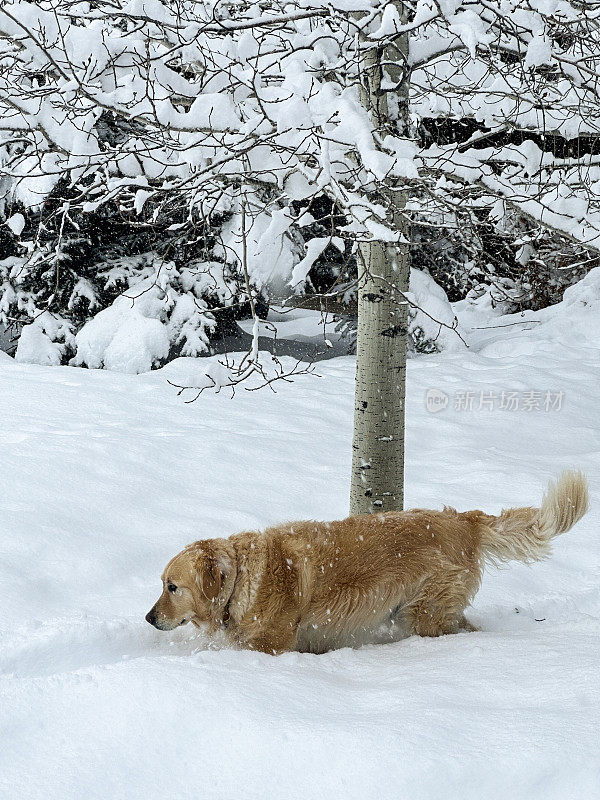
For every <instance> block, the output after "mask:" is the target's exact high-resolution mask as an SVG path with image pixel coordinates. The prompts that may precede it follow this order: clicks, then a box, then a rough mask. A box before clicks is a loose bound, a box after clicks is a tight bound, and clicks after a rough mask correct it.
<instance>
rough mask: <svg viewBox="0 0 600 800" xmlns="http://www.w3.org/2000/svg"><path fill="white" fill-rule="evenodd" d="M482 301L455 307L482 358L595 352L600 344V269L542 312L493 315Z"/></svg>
mask: <svg viewBox="0 0 600 800" xmlns="http://www.w3.org/2000/svg"><path fill="white" fill-rule="evenodd" d="M482 300H483V301H484V302H483V303H480V302H477V301H476V302H475V303H469V301H468V300H461V301H460V302H459V303H454V304H453V306H452V308H453V310H454V312H455V313H456V315H457V316H458V318H459V320H460V323H461V328H462V329H463V330H464V331H465V332H466V335H467V337H468V343H469V346H470V347H471V348H472V349H474V350H477V351H479V352H480V353H481V354H482V355H486V356H489V357H492V358H496V357H512V358H519V357H521V356H526V355H533V354H534V353H536V352H538V351H539V350H540V349H547V350H548V351H550V352H551V351H554V350H558V349H562V350H565V349H575V350H579V349H580V348H581V347H584V348H592V350H593V349H595V348H597V347H598V343H599V342H600V267H596V268H595V269H592V270H590V272H589V273H588V274H587V275H586V276H585V278H583V279H582V280H580V281H579V282H578V283H576V284H574V285H573V286H570V287H569V288H568V289H566V291H565V293H564V295H563V299H562V300H561V302H560V303H556V304H555V305H553V306H548V307H547V308H543V309H541V310H540V311H523V312H520V313H517V314H503V315H501V316H495V317H491V311H490V308H489V304H488V302H487V297H484V298H482ZM500 331H502V335H501V336H499V332H500Z"/></svg>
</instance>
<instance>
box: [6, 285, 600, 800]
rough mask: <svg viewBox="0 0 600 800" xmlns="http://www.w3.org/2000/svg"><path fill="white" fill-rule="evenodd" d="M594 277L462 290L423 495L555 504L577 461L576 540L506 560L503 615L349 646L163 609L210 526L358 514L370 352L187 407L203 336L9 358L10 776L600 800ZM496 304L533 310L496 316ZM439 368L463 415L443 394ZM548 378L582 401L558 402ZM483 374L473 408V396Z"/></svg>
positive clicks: (278, 793)
mask: <svg viewBox="0 0 600 800" xmlns="http://www.w3.org/2000/svg"><path fill="white" fill-rule="evenodd" d="M588 278H589V276H588ZM586 280H587V284H585V285H584V286H583V288H581V285H579V286H580V288H579V290H578V291H579V292H580V296H579V300H578V299H577V297H575V299H573V297H574V295H573V291H572V290H570V291H571V295H569V296H568V297H567V299H566V300H565V302H564V303H563V304H561V306H559V307H556V308H555V309H554V310H548V311H547V312H540V314H538V315H534V314H530V315H526V317H519V318H514V317H513V318H506V317H503V318H501V319H497V320H490V318H489V316H486V317H485V320H487V322H486V323H483V322H482V320H483V319H484V316H483V314H482V313H481V314H479V315H478V313H477V312H476V311H474V310H473V309H467V308H466V307H465V308H461V309H460V310H461V312H462V313H463V318H462V324H463V329H464V330H466V331H467V332H469V334H470V337H471V338H470V343H471V349H470V350H469V351H465V350H461V351H460V352H453V353H451V354H449V353H442V354H439V355H434V356H427V357H420V358H417V359H414V360H411V362H410V365H409V387H408V391H409V400H408V408H407V419H408V439H407V481H406V483H407V489H406V494H407V497H406V505H407V506H431V507H439V506H441V505H442V504H444V503H447V504H452V505H455V506H457V507H458V508H460V509H467V508H475V507H482V508H484V509H486V510H487V511H490V512H494V511H495V512H497V511H499V510H500V508H501V507H502V506H508V505H519V504H524V505H529V504H532V503H533V504H535V503H537V502H538V501H539V500H540V498H541V494H542V491H543V488H544V486H545V484H546V482H547V480H548V479H549V478H550V477H552V476H554V475H556V474H557V473H558V472H559V470H560V469H561V468H562V467H568V466H575V467H581V468H583V469H584V470H585V471H586V472H587V474H588V477H589V479H590V488H591V495H592V508H591V511H590V513H589V515H588V516H587V517H585V518H584V520H582V521H581V522H580V523H579V524H578V525H577V526H576V527H575V528H574V529H573V530H572V531H571V532H570V533H568V534H566V535H564V536H562V537H560V538H559V539H557V540H556V542H555V548H554V555H553V557H552V559H551V560H549V561H548V562H546V563H543V564H536V565H533V566H532V567H526V566H523V565H520V564H512V565H509V566H507V567H504V568H502V569H493V568H490V569H488V571H487V572H486V576H485V579H484V583H483V586H482V588H481V590H480V592H479V594H478V596H477V598H476V600H475V604H474V607H473V609H472V611H471V613H470V615H469V616H470V618H471V619H472V621H473V622H475V623H476V624H477V625H479V626H480V627H481V629H482V630H481V632H478V633H472V634H459V635H456V636H446V637H442V638H440V639H435V640H426V639H419V638H416V637H413V638H410V639H407V640H404V641H401V642H397V643H395V644H389V645H378V646H365V647H363V648H362V649H360V650H347V649H346V650H341V651H337V652H333V653H329V654H326V655H324V656H313V655H300V654H288V655H283V656H280V657H277V658H273V657H270V656H266V655H262V654H259V653H253V652H237V651H234V650H225V649H219V647H220V642H219V641H218V640H217V641H209V640H207V639H206V638H205V637H204V636H203V635H202V634H201V633H200V632H198V631H195V630H193V629H192V628H191V627H190V626H187V627H186V628H183V629H179V630H177V631H175V632H173V633H161V632H159V631H156V630H154V629H152V628H151V627H150V626H149V625H148V624H147V623H146V622H145V621H144V619H143V615H144V613H145V612H146V611H147V610H148V609H149V608H150V606H151V605H152V604H153V602H154V600H155V599H156V597H157V595H158V592H159V590H160V574H161V571H162V568H163V566H164V564H165V562H166V561H167V560H168V559H169V558H170V557H171V556H172V555H173V554H174V553H176V552H177V551H178V550H179V549H180V548H181V547H182V546H184V545H185V544H187V543H188V542H190V541H192V540H194V539H196V538H202V537H208V536H223V535H224V536H226V535H228V534H230V533H233V532H235V531H238V530H241V529H243V528H246V527H261V526H265V525H267V524H269V523H273V522H277V521H281V520H286V519H293V518H305V517H316V518H323V519H327V518H329V519H332V518H336V517H337V518H339V517H341V516H344V515H345V513H346V510H347V501H348V486H349V469H350V435H351V415H352V399H353V398H352V392H353V373H354V362H353V359H352V358H349V357H346V358H337V359H333V360H331V361H327V362H322V363H320V364H319V365H318V369H317V372H318V373H319V375H320V376H321V377H314V376H309V375H305V376H300V377H299V378H298V379H297V380H296V381H295V382H294V383H293V384H291V385H287V384H279V385H278V386H277V393H276V394H273V393H272V392H271V391H270V390H269V389H263V390H261V391H259V392H246V391H238V393H237V394H236V396H235V398H234V399H229V396H228V394H227V393H225V392H222V393H221V394H219V395H215V394H210V393H204V394H203V395H202V396H201V397H200V399H199V400H198V401H197V402H196V403H194V404H191V405H185V404H184V403H183V402H182V399H181V398H178V397H177V395H176V393H175V391H174V389H173V388H172V387H170V386H169V385H168V384H167V381H166V379H167V378H169V379H171V380H174V381H175V382H178V383H181V382H183V383H185V382H193V381H194V380H195V376H196V377H197V376H198V375H199V374H200V373H201V371H202V370H203V369H204V368H205V367H206V362H205V361H203V360H196V361H195V360H192V359H182V360H179V361H177V362H174V363H173V364H171V365H169V366H167V367H165V368H164V369H162V370H159V371H156V372H153V373H149V374H145V375H138V376H130V375H122V374H115V373H109V372H99V371H86V370H81V369H75V368H69V367H40V366H35V365H29V364H17V363H15V362H14V361H12V360H11V359H9V358H8V357H7V356H4V357H2V354H0V387H1V391H0V411H1V413H2V419H3V425H2V428H1V429H0V444H1V448H2V449H1V453H2V466H3V471H2V474H3V478H2V482H3V493H2V502H1V507H2V536H1V540H0V581H1V583H2V587H3V591H2V606H3V608H2V614H1V616H0V631H1V636H2V638H1V650H0V693H1V703H0V719H1V734H0V736H1V749H0V795H1V796H2V797H4V796H6V797H7V798H8V797H10V798H11V800H42V799H43V800H49V799H50V800H53V799H54V798H61V800H79V798H82V799H83V798H85V800H121V799H122V800H154V798H186V799H187V798H189V799H190V800H197V798H202V800H240V799H241V798H243V799H244V800H254V799H255V798H256V799H257V800H258V798H261V800H262V799H263V798H271V797H277V798H282V799H283V800H295V798H299V799H300V798H302V800H312V798H328V799H329V798H338V797H339V798H344V800H346V799H348V800H350V799H354V798H356V799H357V800H359V799H360V800H370V799H371V798H376V799H377V800H387V799H388V798H389V799H390V800H392V799H393V800H399V799H400V798H410V799H411V800H421V798H422V799H423V800H434V799H435V800H437V798H444V800H454V799H455V798H456V800H459V798H460V800H481V798H486V800H488V799H492V800H493V798H511V799H512V800H519V798H523V800H525V799H526V800H546V799H548V800H571V798H577V800H579V798H581V800H584V798H585V800H593V799H594V798H598V797H600V745H599V737H598V724H599V722H600V715H599V709H600V692H599V681H598V677H599V660H600V659H599V656H600V639H599V634H600V581H599V578H600V544H599V541H598V532H597V531H598V523H599V521H600V519H599V514H598V510H597V506H596V503H595V501H594V497H595V495H596V488H597V484H598V477H599V475H600V429H599V422H598V413H597V393H598V391H597V390H598V374H599V373H598V367H599V358H598V356H599V351H598V349H597V347H598V345H597V343H598V340H599V337H598V333H599V327H600V326H599V323H598V321H597V320H598V317H599V314H598V310H599V309H600V301H599V300H598V297H597V295H598V291H597V289H596V284H595V283H594V280H596V279H592V280H589V279H586ZM596 282H597V281H596ZM574 288H576V287H574ZM569 298H570V299H569ZM584 303H586V304H585V305H584ZM594 306H595V307H594ZM525 318H527V319H532V320H533V319H534V320H535V324H534V323H531V324H530V325H529V324H526V325H522V324H521V323H522V321H523V319H525ZM513 322H518V323H519V324H518V325H512V323H513ZM509 323H511V324H510V325H509ZM484 324H486V325H487V326H490V325H494V324H502V325H507V326H508V327H502V328H489V327H488V330H486V331H479V332H476V331H474V330H472V329H473V328H477V327H478V326H480V325H484ZM527 327H530V328H531V330H529V331H527V330H526V331H525V332H523V331H522V330H521V329H522V328H527ZM428 389H439V390H440V391H441V392H444V393H445V394H446V395H447V396H448V398H449V400H448V406H447V407H446V408H445V409H444V410H443V411H440V412H439V413H430V412H428V411H427V410H426V407H425V397H426V392H427V390H428ZM547 390H551V391H552V392H554V393H558V392H564V398H563V400H562V401H561V408H560V410H556V409H555V410H552V411H544V410H543V395H544V393H545V392H546V391H547ZM467 391H472V392H473V410H472V411H469V410H455V408H454V402H455V399H456V398H457V397H459V396H462V395H460V394H459V393H461V392H467ZM481 391H484V392H486V393H489V392H494V393H495V394H496V395H497V396H498V397H499V396H500V394H501V392H502V391H505V392H517V393H519V396H520V397H521V399H522V398H523V396H524V395H523V393H525V392H528V391H539V392H540V393H541V395H540V401H541V404H542V407H541V408H540V409H535V408H534V409H533V410H531V411H524V410H517V411H507V410H501V409H499V408H497V407H494V409H493V410H489V409H488V408H487V406H484V408H483V409H481V410H477V409H478V405H479V398H480V392H481ZM499 402H500V400H499V399H498V401H497V403H496V406H497V405H498V404H499Z"/></svg>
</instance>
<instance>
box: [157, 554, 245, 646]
mask: <svg viewBox="0 0 600 800" xmlns="http://www.w3.org/2000/svg"><path fill="white" fill-rule="evenodd" d="M236 572H237V570H236V561H235V551H234V549H233V547H232V545H231V544H230V542H228V541H227V540H226V539H211V540H206V541H202V542H194V544H191V545H189V546H188V547H186V548H185V550H183V551H182V552H181V553H179V554H178V555H176V556H175V558H173V559H171V561H169V563H168V564H167V566H166V568H165V571H164V572H163V575H162V582H163V590H162V594H161V596H160V597H159V598H158V600H157V601H156V603H155V604H154V606H153V607H152V608H151V609H150V611H149V612H148V613H147V614H146V620H147V621H148V622H149V623H150V624H151V625H154V627H155V628H158V629H159V630H161V631H171V630H173V628H177V627H179V625H185V623H186V622H193V623H194V624H196V625H200V624H201V623H209V624H210V625H211V627H213V628H217V627H218V626H219V624H220V623H221V621H222V619H223V613H224V610H225V606H226V605H227V602H228V600H229V598H230V597H231V594H232V592H233V586H234V583H235V577H236Z"/></svg>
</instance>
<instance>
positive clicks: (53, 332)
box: [15, 311, 73, 367]
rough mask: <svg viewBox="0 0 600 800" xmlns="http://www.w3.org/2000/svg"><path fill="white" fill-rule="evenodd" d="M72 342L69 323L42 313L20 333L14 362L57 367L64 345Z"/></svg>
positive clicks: (46, 312) (47, 313) (45, 312)
mask: <svg viewBox="0 0 600 800" xmlns="http://www.w3.org/2000/svg"><path fill="white" fill-rule="evenodd" d="M72 341H73V336H72V334H71V329H70V325H69V323H68V322H65V321H64V320H60V319H57V318H56V317H54V316H53V315H52V314H50V313H49V312H48V311H44V312H43V313H42V314H39V315H38V316H37V317H36V318H35V320H34V321H33V322H32V323H31V324H30V325H25V326H24V328H23V330H22V331H21V335H20V337H19V343H18V345H17V351H16V353H15V361H18V362H20V363H21V364H41V365H43V366H47V367H55V366H58V365H59V364H60V363H61V360H62V357H63V354H64V352H65V347H66V343H71V342H72Z"/></svg>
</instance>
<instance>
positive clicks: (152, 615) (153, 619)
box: [146, 611, 156, 625]
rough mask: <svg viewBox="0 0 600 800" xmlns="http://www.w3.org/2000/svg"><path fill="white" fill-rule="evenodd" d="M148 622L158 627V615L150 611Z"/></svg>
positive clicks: (147, 616) (147, 615) (147, 617)
mask: <svg viewBox="0 0 600 800" xmlns="http://www.w3.org/2000/svg"><path fill="white" fill-rule="evenodd" d="M146 622H149V623H150V625H156V614H155V613H154V611H149V612H148V613H147V614H146Z"/></svg>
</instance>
